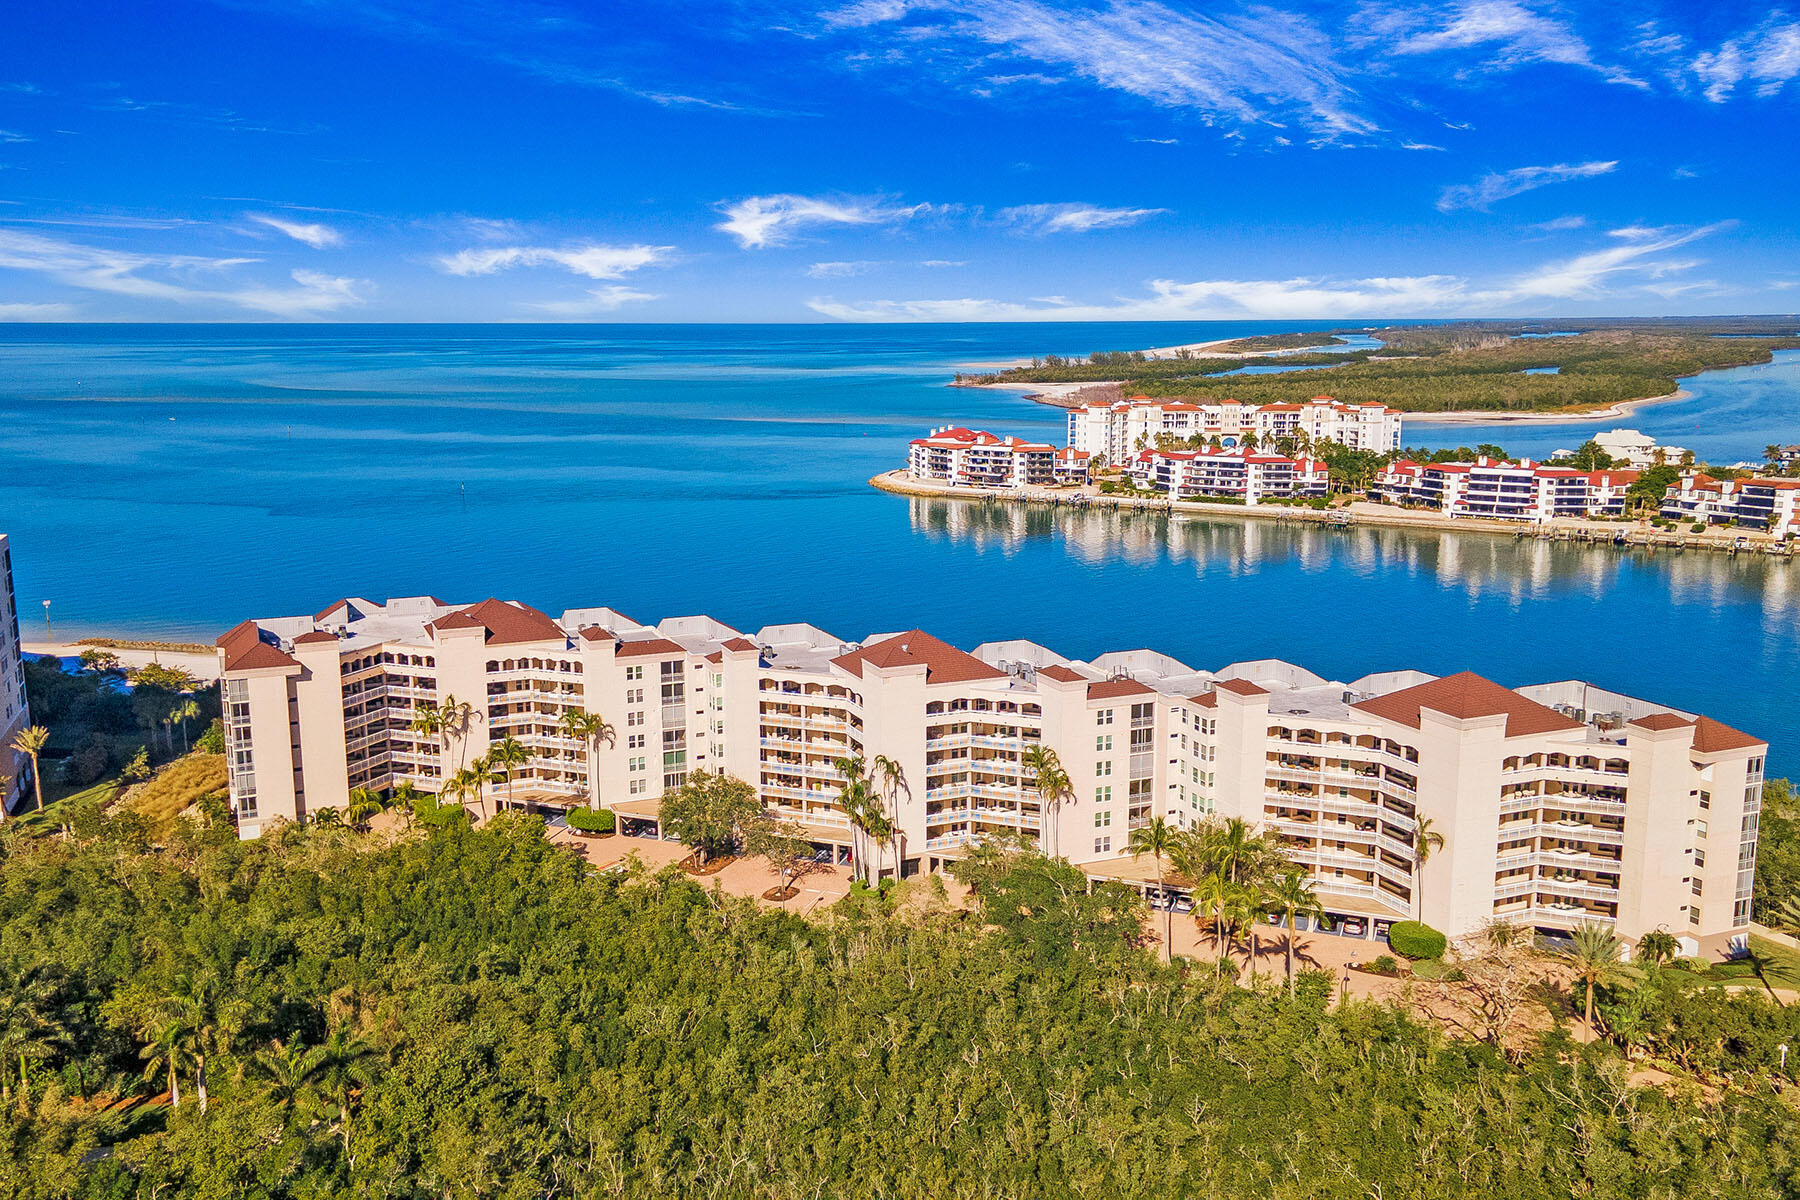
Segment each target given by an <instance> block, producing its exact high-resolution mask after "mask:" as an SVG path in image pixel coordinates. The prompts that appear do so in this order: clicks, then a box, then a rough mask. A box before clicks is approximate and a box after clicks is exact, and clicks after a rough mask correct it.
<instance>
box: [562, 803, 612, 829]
mask: <svg viewBox="0 0 1800 1200" xmlns="http://www.w3.org/2000/svg"><path fill="white" fill-rule="evenodd" d="M568 819H569V828H570V829H573V830H575V832H577V833H611V832H612V831H613V829H614V828H615V827H616V825H617V822H616V821H615V820H614V819H613V815H612V812H611V810H609V809H604V808H602V809H592V808H572V809H570V810H569V818H568Z"/></svg>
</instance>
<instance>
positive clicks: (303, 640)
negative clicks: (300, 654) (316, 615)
mask: <svg viewBox="0 0 1800 1200" xmlns="http://www.w3.org/2000/svg"><path fill="white" fill-rule="evenodd" d="M337 640H338V639H337V634H335V633H327V632H325V631H324V630H323V629H315V630H313V631H312V632H311V633H303V634H301V635H300V636H299V637H297V638H295V639H294V645H296V646H310V645H313V644H314V643H316V642H335V641H337Z"/></svg>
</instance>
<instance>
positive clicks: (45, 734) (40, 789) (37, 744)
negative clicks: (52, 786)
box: [12, 725, 50, 812]
mask: <svg viewBox="0 0 1800 1200" xmlns="http://www.w3.org/2000/svg"><path fill="white" fill-rule="evenodd" d="M49 741H50V731H49V730H48V729H45V728H44V727H43V726H42V725H33V726H32V727H31V728H29V729H21V730H19V732H18V734H17V735H16V736H15V737H14V738H13V743H12V748H13V749H14V750H17V751H18V752H19V753H20V754H23V755H24V756H25V757H26V758H29V759H30V760H31V787H32V790H33V791H34V792H35V793H36V794H37V811H39V812H43V811H44V773H43V772H42V771H40V770H38V755H39V754H41V753H42V752H43V749H44V747H45V746H46V745H48V744H49Z"/></svg>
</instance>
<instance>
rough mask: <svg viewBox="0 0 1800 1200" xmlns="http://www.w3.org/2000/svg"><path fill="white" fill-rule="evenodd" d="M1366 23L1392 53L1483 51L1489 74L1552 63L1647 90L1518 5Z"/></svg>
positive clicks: (1404, 13) (1410, 11)
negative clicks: (1495, 70) (1533, 64)
mask: <svg viewBox="0 0 1800 1200" xmlns="http://www.w3.org/2000/svg"><path fill="white" fill-rule="evenodd" d="M1363 24H1364V25H1365V26H1366V32H1367V36H1370V37H1371V38H1374V39H1378V40H1381V41H1384V42H1385V43H1386V48H1387V50H1388V52H1389V53H1391V54H1396V55H1411V54H1436V53H1442V52H1446V51H1456V50H1478V51H1480V53H1481V65H1482V67H1483V68H1485V69H1498V70H1509V69H1512V68H1516V67H1521V66H1525V65H1528V64H1532V63H1552V64H1557V65H1561V66H1567V67H1577V68H1581V69H1584V70H1589V71H1593V72H1596V73H1597V74H1599V75H1600V77H1601V78H1603V79H1605V80H1606V81H1607V82H1608V83H1622V84H1628V85H1631V86H1634V87H1643V86H1645V85H1644V83H1643V81H1642V80H1640V79H1638V78H1636V77H1635V76H1633V75H1632V74H1631V73H1630V72H1628V71H1626V70H1625V69H1624V68H1622V67H1619V66H1615V65H1612V64H1608V63H1604V62H1601V61H1599V60H1598V59H1597V58H1596V57H1595V54H1594V50H1593V48H1592V47H1591V46H1590V45H1589V44H1588V42H1587V39H1586V38H1584V37H1582V36H1581V34H1580V33H1578V32H1577V31H1576V29H1575V27H1574V26H1573V25H1571V24H1569V23H1568V22H1567V21H1564V20H1562V19H1560V18H1558V17H1553V16H1546V15H1544V14H1542V13H1539V12H1535V11H1533V10H1532V9H1531V8H1529V7H1527V6H1526V5H1525V4H1523V3H1520V2H1519V0H1467V2H1465V3H1460V4H1453V5H1449V6H1447V7H1439V8H1436V9H1433V8H1428V7H1427V8H1420V7H1405V8H1401V7H1397V6H1394V7H1372V8H1370V9H1366V10H1365V13H1364V20H1363Z"/></svg>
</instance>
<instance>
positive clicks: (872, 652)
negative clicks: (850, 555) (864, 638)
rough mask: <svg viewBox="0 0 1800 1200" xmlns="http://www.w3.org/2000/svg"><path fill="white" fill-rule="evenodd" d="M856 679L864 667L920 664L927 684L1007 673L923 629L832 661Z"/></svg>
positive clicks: (899, 634)
mask: <svg viewBox="0 0 1800 1200" xmlns="http://www.w3.org/2000/svg"><path fill="white" fill-rule="evenodd" d="M831 662H832V665H833V666H838V667H842V668H843V669H844V670H846V671H848V672H850V674H852V675H854V676H856V677H857V678H858V679H861V678H862V669H863V664H865V663H867V664H868V665H869V666H872V667H880V668H882V669H883V670H887V669H890V668H893V667H908V666H919V665H923V666H924V668H925V682H927V683H964V682H967V681H968V680H971V679H1004V678H1006V672H1005V671H1002V670H1000V669H999V668H997V667H990V666H988V664H986V663H984V662H982V661H981V660H980V659H979V658H976V657H975V656H974V655H973V654H970V653H968V652H967V651H964V650H958V649H957V648H956V647H955V646H952V645H951V644H950V643H949V642H946V641H943V640H941V639H939V638H935V637H932V636H931V635H930V634H929V633H926V632H925V631H924V630H923V629H911V630H908V631H907V632H905V633H897V634H895V635H894V636H893V637H890V638H887V639H885V640H883V641H880V642H876V643H875V644H874V645H872V646H864V647H863V648H862V649H860V650H855V651H852V652H851V653H849V654H842V655H839V656H838V657H837V658H834V659H832V660H831Z"/></svg>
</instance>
